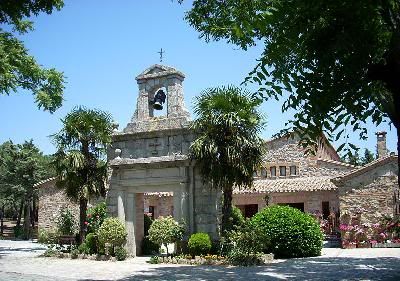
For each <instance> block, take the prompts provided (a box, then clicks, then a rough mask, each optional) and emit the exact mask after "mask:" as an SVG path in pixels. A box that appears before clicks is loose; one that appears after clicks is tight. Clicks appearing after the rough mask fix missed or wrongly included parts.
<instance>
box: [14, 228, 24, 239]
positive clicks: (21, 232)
mask: <svg viewBox="0 0 400 281" xmlns="http://www.w3.org/2000/svg"><path fill="white" fill-rule="evenodd" d="M13 230H14V237H15V238H22V237H23V236H24V228H23V227H22V226H20V225H19V226H18V225H16V226H14V227H13Z"/></svg>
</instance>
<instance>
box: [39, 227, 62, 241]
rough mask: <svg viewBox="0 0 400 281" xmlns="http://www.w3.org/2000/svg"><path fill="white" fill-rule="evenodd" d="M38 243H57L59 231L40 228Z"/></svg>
mask: <svg viewBox="0 0 400 281" xmlns="http://www.w3.org/2000/svg"><path fill="white" fill-rule="evenodd" d="M38 243H41V244H57V243H58V233H56V232H53V231H47V230H44V229H43V230H40V231H39V235H38Z"/></svg>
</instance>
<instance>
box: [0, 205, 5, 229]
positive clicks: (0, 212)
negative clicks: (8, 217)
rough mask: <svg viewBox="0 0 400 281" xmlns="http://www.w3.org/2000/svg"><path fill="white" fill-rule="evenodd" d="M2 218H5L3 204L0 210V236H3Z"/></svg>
mask: <svg viewBox="0 0 400 281" xmlns="http://www.w3.org/2000/svg"><path fill="white" fill-rule="evenodd" d="M4 216H5V214H4V204H3V205H1V210H0V220H1V222H0V233H1V236H3V233H4Z"/></svg>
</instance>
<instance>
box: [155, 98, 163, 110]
mask: <svg viewBox="0 0 400 281" xmlns="http://www.w3.org/2000/svg"><path fill="white" fill-rule="evenodd" d="M153 108H154V109H155V110H162V109H163V106H162V103H161V101H160V100H156V99H154V103H153Z"/></svg>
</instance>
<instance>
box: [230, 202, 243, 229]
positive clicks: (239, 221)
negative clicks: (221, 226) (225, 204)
mask: <svg viewBox="0 0 400 281" xmlns="http://www.w3.org/2000/svg"><path fill="white" fill-rule="evenodd" d="M231 221H232V226H233V228H234V229H235V228H238V227H240V226H242V225H243V224H244V223H245V222H246V219H245V218H244V216H243V214H242V211H241V210H240V209H239V208H238V207H236V206H232V215H231Z"/></svg>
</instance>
